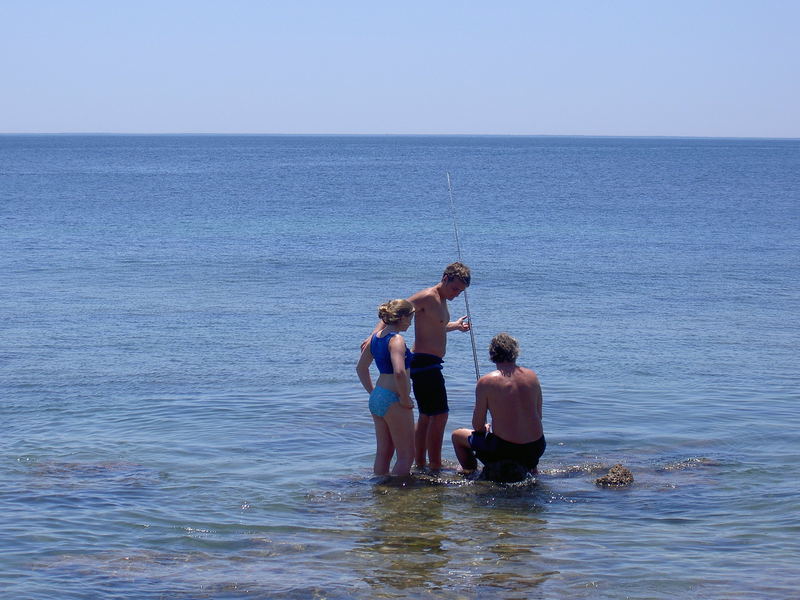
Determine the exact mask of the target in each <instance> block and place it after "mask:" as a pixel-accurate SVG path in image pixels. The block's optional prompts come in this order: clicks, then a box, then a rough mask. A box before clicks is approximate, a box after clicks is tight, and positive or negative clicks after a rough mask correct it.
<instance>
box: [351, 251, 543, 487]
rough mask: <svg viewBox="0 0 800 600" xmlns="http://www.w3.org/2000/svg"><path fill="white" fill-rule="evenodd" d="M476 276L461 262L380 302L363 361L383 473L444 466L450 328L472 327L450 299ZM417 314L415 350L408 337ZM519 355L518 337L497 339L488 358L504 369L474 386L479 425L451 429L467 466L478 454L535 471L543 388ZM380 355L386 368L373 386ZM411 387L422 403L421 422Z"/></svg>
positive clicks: (358, 368)
mask: <svg viewBox="0 0 800 600" xmlns="http://www.w3.org/2000/svg"><path fill="white" fill-rule="evenodd" d="M470 280H471V275H470V270H469V268H468V267H467V266H466V265H464V264H462V263H460V262H455V263H452V264H450V265H448V266H447V267H446V268H445V270H444V273H443V274H442V278H441V280H440V281H439V283H437V284H436V285H434V286H431V287H428V288H425V289H423V290H421V291H419V292H417V293H416V294H414V295H413V296H411V297H410V298H408V300H403V299H398V300H391V301H389V302H386V303H384V304H382V305H381V306H380V307H379V308H378V317H379V321H378V324H377V325H376V326H375V328H374V329H373V331H372V333H371V335H370V336H369V337H368V338H367V339H366V340H364V342H363V344H362V346H361V356H360V358H359V360H358V364H357V366H356V372H357V373H358V377H359V379H360V381H361V384H362V385H363V386H364V389H365V390H366V391H367V392H368V393H369V409H370V413H371V414H372V419H373V421H374V424H375V437H376V442H377V450H376V453H375V464H374V467H373V470H374V473H375V474H376V475H389V474H391V475H399V476H405V475H409V474H410V472H411V468H412V466H414V465H416V467H417V468H420V469H421V468H425V467H428V468H430V469H432V470H435V471H436V470H439V469H441V467H442V441H443V439H444V431H445V427H446V425H447V418H448V414H449V412H450V408H449V406H448V403H447V390H446V389H445V384H444V377H443V375H442V363H443V362H444V355H445V350H446V347H447V333H448V332H450V331H469V328H470V324H469V321H468V320H467V318H466V317H461V318H460V319H457V320H455V321H451V320H450V311H449V310H448V306H447V302H448V301H449V300H453V299H455V298H456V297H458V296H459V295H460V294H461V293H462V292H463V291H464V290H465V289H466V288H467V287H468V286H469V284H470ZM412 320H414V321H415V326H414V344H413V352H411V351H409V349H408V347H407V346H406V343H405V340H404V338H403V336H402V332H404V331H406V330H407V329H408V328H409V327H410V326H411V322H412ZM518 354H519V345H518V343H517V341H516V340H515V339H514V338H513V337H511V336H510V335H508V334H507V333H501V334H498V335H496V336H495V337H494V338H493V339H492V342H491V344H490V346H489V357H490V358H491V360H492V361H493V362H494V363H495V366H496V367H497V369H496V370H495V371H492V372H491V373H489V374H487V375H484V376H483V377H481V378H480V379H479V381H478V384H477V386H476V388H475V408H474V412H473V416H472V430H470V429H457V430H456V431H454V432H453V434H452V440H453V447H454V450H455V453H456V457H457V458H458V461H459V463H460V465H461V469H462V471H464V472H471V471H474V470H475V469H476V468H477V460H478V459H479V460H480V461H481V462H483V463H484V464H486V465H488V464H493V463H497V462H499V461H503V460H510V461H514V462H515V463H518V464H520V465H522V466H523V467H524V468H525V469H526V470H528V471H530V472H534V473H535V472H536V466H537V464H538V462H539V458H540V457H541V455H542V454H543V453H544V449H545V439H544V433H543V431H542V391H541V387H540V385H539V379H538V377H537V376H536V373H534V372H533V371H532V370H530V369H526V368H524V367H520V366H518V365H517V364H516V359H517V356H518ZM373 361H374V362H375V365H376V366H377V368H378V372H379V376H378V380H377V381H376V382H375V383H374V384H373V382H372V376H371V374H370V365H371V364H372V362H373ZM412 390H413V393H414V398H415V399H416V401H417V407H418V409H419V419H418V420H417V424H416V427H415V426H414V416H413V408H414V403H413V401H412V400H411V392H412ZM487 412H488V413H489V414H490V415H491V418H492V423H491V424H490V423H487V420H486V416H487ZM395 454H396V455H397V459H396V460H395V463H394V465H393V466H392V465H391V461H392V457H393V456H394V455H395ZM390 467H391V469H390Z"/></svg>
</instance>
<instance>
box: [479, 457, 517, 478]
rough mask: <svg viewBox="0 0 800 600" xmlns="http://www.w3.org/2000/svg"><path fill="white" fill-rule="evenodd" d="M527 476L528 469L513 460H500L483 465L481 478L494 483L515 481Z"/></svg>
mask: <svg viewBox="0 0 800 600" xmlns="http://www.w3.org/2000/svg"><path fill="white" fill-rule="evenodd" d="M527 477H528V469H526V468H525V466H524V465H521V464H519V463H518V462H515V461H513V460H501V461H498V462H496V463H489V464H487V465H485V466H484V467H483V471H482V472H481V479H485V480H487V481H494V482H495V483H516V482H517V481H523V480H525V479H526V478H527Z"/></svg>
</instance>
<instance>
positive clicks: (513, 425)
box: [472, 363, 542, 444]
mask: <svg viewBox="0 0 800 600" xmlns="http://www.w3.org/2000/svg"><path fill="white" fill-rule="evenodd" d="M475 400H476V404H475V412H474V414H473V420H472V427H473V429H475V430H477V431H481V430H483V429H484V427H485V425H486V412H487V411H488V412H489V413H490V414H491V417H492V431H493V432H494V434H495V435H498V436H500V437H501V438H503V439H504V440H506V441H508V442H512V443H515V444H527V443H529V442H533V441H536V440H538V439H539V438H540V437H542V388H541V386H540V384H539V378H538V377H537V375H536V373H535V372H534V371H532V370H531V369H527V368H525V367H520V366H517V365H516V364H515V363H499V364H498V365H497V370H496V371H492V372H491V373H488V374H487V375H484V376H483V377H481V378H480V380H479V381H478V385H477V387H476V389H475Z"/></svg>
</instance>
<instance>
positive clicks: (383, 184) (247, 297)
mask: <svg viewBox="0 0 800 600" xmlns="http://www.w3.org/2000/svg"><path fill="white" fill-rule="evenodd" d="M799 167H800V142H796V141H776V140H684V139H613V138H503V137H499V138H492V137H269V136H233V137H228V136H207V137H203V136H155V137H148V136H0V207H1V208H0V244H1V245H2V252H0V273H3V277H2V279H3V285H2V286H0V417H1V418H0V423H1V424H0V483H1V484H2V485H0V564H2V569H0V595H3V596H4V597H9V598H23V597H24V598H32V599H36V600H38V599H44V598H52V597H60V598H75V599H83V598H96V597H106V598H115V597H119V598H130V597H137V598H249V597H255V598H308V597H320V598H374V597H388V598H392V597H418V596H420V595H424V594H426V593H430V594H432V595H435V596H437V597H444V598H476V597H479V596H486V595H490V596H491V597H502V598H520V597H526V598H537V597H540V598H550V597H569V598H623V597H627V598H674V597H683V598H752V597H759V598H776V599H777V598H787V597H791V596H792V595H793V594H795V582H796V580H797V576H798V570H797V567H796V565H797V562H798V558H799V557H800V552H798V550H800V547H799V546H800V545H799V544H798V542H797V539H798V533H800V519H798V517H797V514H800V511H799V510H798V509H800V506H798V503H799V501H798V497H800V494H799V493H798V492H800V489H799V488H798V484H797V481H798V467H797V465H798V464H800V461H798V458H799V457H798V452H799V451H798V448H800V444H799V443H798V442H800V439H798V438H799V437H800V436H799V435H798V433H797V431H798V430H799V429H798V426H799V425H800V417H798V410H797V401H798V399H799V398H798V396H799V395H800V394H798V391H797V390H798V383H799V382H800V368H799V367H800V360H799V359H798V358H797V351H796V350H797V346H798V324H797V315H798V308H800V301H799V300H800V299H799V298H798V296H799V295H800V294H798V286H797V282H798V280H800V277H799V276H800V267H798V265H800V261H798V258H800V257H799V256H798V254H799V253H798V249H799V248H800V227H798V226H799V225H800V218H799V217H800V202H799V201H800V197H798V196H799V194H800V193H799V192H798V190H800V176H799V175H798V173H800V168H799ZM446 171H450V172H451V174H452V178H453V185H454V189H453V192H454V199H455V202H456V207H457V212H458V218H459V222H460V230H461V241H462V244H463V250H464V261H465V262H467V263H468V264H469V265H470V266H471V267H472V268H473V273H474V284H473V286H472V287H471V288H470V290H469V299H470V307H471V309H472V316H473V320H474V324H475V329H476V339H477V343H478V352H479V358H480V367H481V370H482V372H485V371H487V370H488V369H489V363H488V358H487V356H486V352H485V348H486V346H487V344H488V341H489V339H490V338H491V336H492V335H493V334H494V333H497V332H498V331H501V330H506V331H509V332H511V333H512V334H513V335H515V336H516V337H518V338H519V340H520V342H521V344H522V357H521V362H522V363H524V364H526V365H528V366H531V367H533V368H534V369H536V370H537V372H538V373H539V375H540V377H541V379H542V383H543V387H544V398H545V400H544V402H545V404H544V413H545V417H544V418H545V431H546V434H547V438H548V449H547V453H546V454H545V456H544V458H543V461H542V471H543V472H542V474H541V477H540V478H539V480H538V481H537V482H536V483H535V484H527V485H519V486H511V487H501V486H492V485H489V484H486V483H481V482H465V481H462V480H461V479H459V478H458V477H457V476H456V475H455V474H454V473H453V472H452V471H445V473H444V474H443V475H442V476H441V477H440V478H432V477H426V476H420V477H418V478H417V479H416V481H415V482H414V483H413V484H412V485H410V486H406V487H398V486H393V485H387V484H384V483H381V482H378V481H376V480H374V479H372V478H371V477H370V468H371V463H372V452H373V450H374V448H373V443H374V442H373V437H372V435H373V434H372V425H371V420H370V418H369V415H368V412H367V409H366V395H365V394H364V393H363V391H362V390H361V389H360V386H359V384H358V381H357V378H356V377H355V372H354V365H355V360H356V359H357V348H358V343H359V341H360V340H361V339H363V337H364V336H365V335H366V332H367V331H368V330H369V328H370V327H371V326H372V325H373V324H374V320H375V318H374V314H375V312H374V311H375V307H376V306H377V304H378V303H380V302H381V301H383V300H386V299H388V298H391V297H398V296H407V295H409V294H410V293H412V292H414V291H416V290H417V289H419V288H421V287H423V286H425V285H430V284H432V283H434V282H435V281H436V280H437V279H438V277H439V275H440V274H441V270H442V268H443V267H444V265H445V264H447V263H448V262H450V261H451V260H453V259H454V258H455V242H454V239H453V234H452V222H451V219H450V213H449V207H448V199H447V185H446V179H445V175H444V173H445V172H446ZM452 312H453V313H454V314H456V313H459V312H463V303H460V300H457V301H456V302H455V303H454V304H453V307H452ZM445 372H446V375H447V380H448V387H449V390H450V396H451V407H452V411H451V416H450V425H451V428H455V427H459V426H464V425H466V424H468V423H469V420H470V415H471V402H472V387H473V381H474V373H473V366H472V351H471V348H470V342H469V337H468V336H466V335H460V334H456V333H454V334H451V335H450V336H449V347H448V355H447V360H446V371H445ZM445 457H446V458H447V459H448V460H449V461H451V464H452V461H453V460H454V456H453V454H452V450H451V449H450V448H448V447H445ZM617 462H621V463H623V464H625V465H627V466H628V467H629V468H630V469H631V470H632V471H633V473H634V476H635V478H636V482H635V485H634V486H633V487H631V488H629V489H625V490H604V489H600V488H597V487H596V486H595V485H594V484H593V480H594V478H595V477H597V476H598V475H599V474H602V473H604V472H605V470H606V469H607V468H608V467H609V466H610V465H612V464H614V463H617Z"/></svg>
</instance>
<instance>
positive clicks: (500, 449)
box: [469, 431, 547, 470]
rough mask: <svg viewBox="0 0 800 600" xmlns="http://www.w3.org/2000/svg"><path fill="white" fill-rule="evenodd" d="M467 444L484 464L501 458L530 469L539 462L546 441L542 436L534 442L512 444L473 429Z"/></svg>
mask: <svg viewBox="0 0 800 600" xmlns="http://www.w3.org/2000/svg"><path fill="white" fill-rule="evenodd" d="M469 445H470V447H471V448H472V449H473V450H474V451H475V456H476V457H477V458H478V460H479V461H481V462H482V463H483V464H484V465H488V464H491V463H496V462H499V461H501V460H513V461H515V462H518V463H520V464H521V465H523V466H525V467H526V468H527V469H528V470H531V469H535V468H536V466H537V465H538V464H539V459H540V458H541V456H542V454H544V449H545V448H546V447H547V442H546V441H545V439H544V436H542V437H540V438H539V439H538V440H536V441H535V442H529V443H527V444H514V443H513V442H507V441H505V440H504V439H503V438H501V437H499V436H497V435H495V434H493V433H486V432H484V431H480V432H478V431H473V432H472V435H471V436H469Z"/></svg>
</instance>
